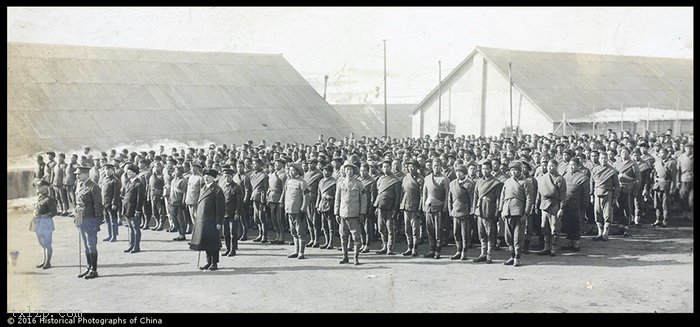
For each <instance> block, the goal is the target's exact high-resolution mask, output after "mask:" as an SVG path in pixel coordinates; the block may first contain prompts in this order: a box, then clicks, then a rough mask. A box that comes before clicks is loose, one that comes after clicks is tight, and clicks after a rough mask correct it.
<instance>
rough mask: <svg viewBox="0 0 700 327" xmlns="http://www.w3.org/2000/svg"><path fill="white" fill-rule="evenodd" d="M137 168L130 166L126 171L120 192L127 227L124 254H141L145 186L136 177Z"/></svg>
mask: <svg viewBox="0 0 700 327" xmlns="http://www.w3.org/2000/svg"><path fill="white" fill-rule="evenodd" d="M138 174H139V168H138V167H136V166H135V165H133V164H130V165H129V166H128V167H127V170H126V173H125V175H126V177H127V182H126V184H125V187H124V192H122V212H123V215H124V217H125V218H126V222H127V225H128V227H129V248H127V249H126V250H124V253H138V252H141V219H143V211H142V210H143V206H144V204H143V203H144V202H145V201H146V186H145V185H144V184H143V182H142V181H141V179H140V178H139V177H138Z"/></svg>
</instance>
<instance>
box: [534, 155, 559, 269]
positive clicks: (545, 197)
mask: <svg viewBox="0 0 700 327" xmlns="http://www.w3.org/2000/svg"><path fill="white" fill-rule="evenodd" d="M558 166H559V163H558V162H557V161H556V160H554V159H552V160H549V162H548V163H547V173H546V174H544V175H542V176H540V177H538V178H537V197H538V199H539V204H540V205H539V209H540V210H541V211H542V224H541V227H542V229H543V231H544V249H543V250H542V251H540V252H538V253H537V254H540V255H551V256H555V255H557V253H558V250H559V234H560V233H561V220H562V216H563V215H564V210H563V208H562V206H561V204H562V202H564V201H565V200H566V182H565V181H564V178H563V177H562V176H561V175H559V172H558V170H557V169H558Z"/></svg>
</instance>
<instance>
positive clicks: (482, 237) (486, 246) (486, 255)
mask: <svg viewBox="0 0 700 327" xmlns="http://www.w3.org/2000/svg"><path fill="white" fill-rule="evenodd" d="M492 169H493V166H492V165H491V161H489V160H488V159H484V160H483V161H482V163H481V173H482V175H483V178H481V179H479V180H478V181H477V182H476V185H475V186H474V199H473V201H474V202H473V204H472V208H474V215H475V216H476V217H477V221H478V223H477V224H478V225H479V241H481V255H479V257H477V258H476V259H474V260H472V261H474V262H486V263H491V262H492V259H491V254H492V252H493V249H494V248H495V247H496V235H497V233H498V231H497V227H496V221H497V220H498V207H499V203H498V202H499V200H500V195H501V188H502V187H503V183H501V182H500V181H499V180H497V179H496V178H495V177H493V175H492V174H491V172H492Z"/></svg>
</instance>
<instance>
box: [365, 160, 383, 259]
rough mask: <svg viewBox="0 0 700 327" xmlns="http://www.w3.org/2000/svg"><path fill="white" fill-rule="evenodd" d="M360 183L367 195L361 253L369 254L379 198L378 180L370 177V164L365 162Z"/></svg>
mask: <svg viewBox="0 0 700 327" xmlns="http://www.w3.org/2000/svg"><path fill="white" fill-rule="evenodd" d="M359 179H360V181H361V182H362V185H364V187H365V194H367V208H366V209H365V210H367V215H366V216H365V220H364V221H363V222H362V233H361V235H360V236H361V237H362V248H361V249H360V252H362V253H367V252H369V246H370V243H371V239H372V236H373V234H374V224H375V223H376V222H375V221H374V219H373V218H374V215H373V214H372V211H373V210H374V211H375V212H376V210H377V209H376V207H375V206H374V199H375V198H376V197H377V179H376V178H375V177H373V176H372V175H370V166H369V164H368V163H366V162H363V163H362V164H361V165H360V177H359ZM385 253H386V252H385Z"/></svg>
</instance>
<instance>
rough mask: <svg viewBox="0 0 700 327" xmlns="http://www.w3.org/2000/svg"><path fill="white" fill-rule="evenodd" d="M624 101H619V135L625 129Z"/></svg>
mask: <svg viewBox="0 0 700 327" xmlns="http://www.w3.org/2000/svg"><path fill="white" fill-rule="evenodd" d="M624 120H625V103H624V102H623V101H620V137H622V133H624V131H625V123H624Z"/></svg>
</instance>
